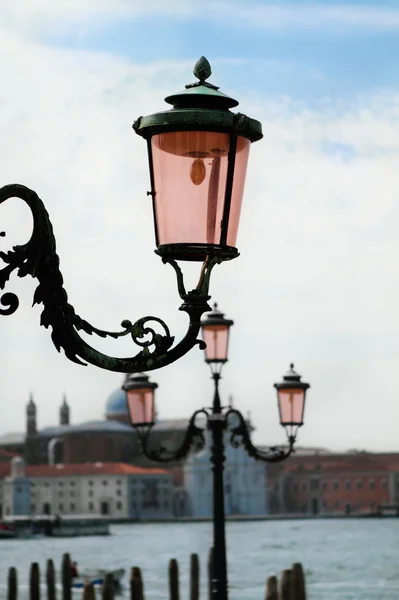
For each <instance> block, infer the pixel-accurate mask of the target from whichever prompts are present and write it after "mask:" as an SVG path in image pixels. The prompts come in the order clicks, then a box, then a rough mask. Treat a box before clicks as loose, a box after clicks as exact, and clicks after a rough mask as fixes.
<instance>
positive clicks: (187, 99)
mask: <svg viewBox="0 0 399 600" xmlns="http://www.w3.org/2000/svg"><path fill="white" fill-rule="evenodd" d="M193 73H194V75H195V77H197V79H199V81H196V82H195V83H189V84H188V85H186V89H185V90H183V91H182V92H178V93H177V94H171V95H170V96H167V97H166V98H165V102H167V103H168V104H172V105H173V108H219V109H229V108H233V107H234V106H238V101H237V100H235V99H234V98H230V96H227V95H226V94H224V93H223V92H219V88H218V87H217V86H216V85H213V84H211V83H209V82H208V81H206V80H207V79H208V78H209V77H210V76H211V74H212V69H211V65H210V64H209V61H208V60H207V59H206V58H205V56H201V58H199V59H198V60H197V62H196V63H195V65H194V70H193Z"/></svg>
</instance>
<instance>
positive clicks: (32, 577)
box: [29, 562, 40, 600]
mask: <svg viewBox="0 0 399 600" xmlns="http://www.w3.org/2000/svg"><path fill="white" fill-rule="evenodd" d="M29 598H30V600H40V569H39V563H37V562H34V563H32V564H31V566H30V574H29Z"/></svg>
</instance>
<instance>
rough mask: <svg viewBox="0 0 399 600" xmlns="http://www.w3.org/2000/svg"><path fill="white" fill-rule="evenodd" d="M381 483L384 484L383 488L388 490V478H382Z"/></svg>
mask: <svg viewBox="0 0 399 600" xmlns="http://www.w3.org/2000/svg"><path fill="white" fill-rule="evenodd" d="M381 485H382V489H383V490H386V489H387V487H388V482H387V480H386V479H383V480H382V482H381Z"/></svg>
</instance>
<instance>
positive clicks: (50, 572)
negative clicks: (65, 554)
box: [46, 558, 56, 600]
mask: <svg viewBox="0 0 399 600" xmlns="http://www.w3.org/2000/svg"><path fill="white" fill-rule="evenodd" d="M46 587H47V600H56V592H55V571H54V563H53V561H52V560H51V558H49V559H48V561H47V565H46Z"/></svg>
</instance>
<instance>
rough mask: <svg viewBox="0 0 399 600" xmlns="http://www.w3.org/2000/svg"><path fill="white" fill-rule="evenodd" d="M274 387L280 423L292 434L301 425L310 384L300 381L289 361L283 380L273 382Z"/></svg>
mask: <svg viewBox="0 0 399 600" xmlns="http://www.w3.org/2000/svg"><path fill="white" fill-rule="evenodd" d="M274 387H275V388H276V389H277V397H278V406H279V413H280V423H281V425H283V427H287V428H289V429H287V432H289V434H290V435H294V434H295V432H296V429H297V428H298V427H301V425H303V416H304V412H305V398H306V391H307V390H308V389H309V388H310V385H309V384H308V383H304V382H302V381H301V376H300V375H298V373H296V371H294V365H293V364H292V363H291V365H290V369H289V370H288V371H287V372H286V373H285V374H284V375H283V381H282V382H281V383H275V384H274Z"/></svg>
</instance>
